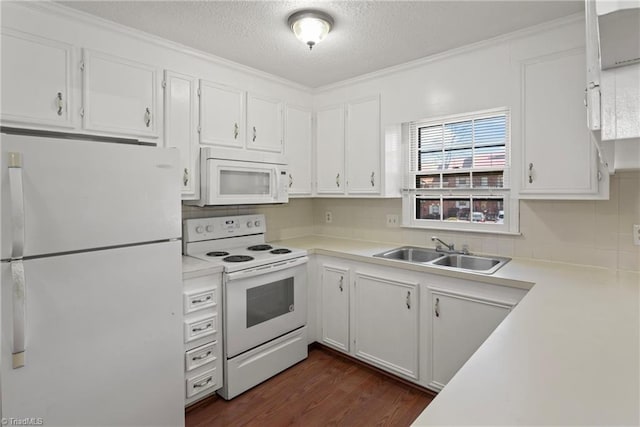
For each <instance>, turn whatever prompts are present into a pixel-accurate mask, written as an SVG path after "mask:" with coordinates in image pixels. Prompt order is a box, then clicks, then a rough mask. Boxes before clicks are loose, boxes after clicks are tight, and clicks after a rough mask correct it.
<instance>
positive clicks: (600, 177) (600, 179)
mask: <svg viewBox="0 0 640 427" xmlns="http://www.w3.org/2000/svg"><path fill="white" fill-rule="evenodd" d="M598 181H602V172H600V171H598Z"/></svg>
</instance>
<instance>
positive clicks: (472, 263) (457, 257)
mask: <svg viewBox="0 0 640 427" xmlns="http://www.w3.org/2000/svg"><path fill="white" fill-rule="evenodd" d="M509 261H510V259H509V258H502V257H484V256H475V255H462V254H451V255H447V256H445V257H442V258H440V259H437V260H435V261H433V265H437V266H441V267H450V268H454V269H459V270H471V271H477V272H481V273H487V274H491V273H494V272H495V271H496V270H497V269H499V268H500V267H502V266H503V265H505V264H506V263H507V262H509Z"/></svg>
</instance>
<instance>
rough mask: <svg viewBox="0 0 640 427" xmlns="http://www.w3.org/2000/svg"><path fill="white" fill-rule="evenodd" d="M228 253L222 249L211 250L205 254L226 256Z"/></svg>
mask: <svg viewBox="0 0 640 427" xmlns="http://www.w3.org/2000/svg"><path fill="white" fill-rule="evenodd" d="M227 255H229V252H224V251H213V252H207V256H214V257H215V256H227Z"/></svg>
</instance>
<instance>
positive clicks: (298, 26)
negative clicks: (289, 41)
mask: <svg viewBox="0 0 640 427" xmlns="http://www.w3.org/2000/svg"><path fill="white" fill-rule="evenodd" d="M289 26H290V27H291V31H293V33H294V34H295V35H296V37H297V38H298V39H299V40H300V41H301V42H302V43H304V44H306V45H307V46H309V49H312V48H313V46H315V45H316V44H317V43H319V42H320V41H322V39H324V38H325V37H326V36H327V34H329V31H331V27H332V26H333V19H332V18H331V16H329V15H327V14H326V13H324V12H320V11H308V10H302V11H300V12H296V13H294V14H293V15H291V16H290V17H289Z"/></svg>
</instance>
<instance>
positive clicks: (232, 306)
mask: <svg viewBox="0 0 640 427" xmlns="http://www.w3.org/2000/svg"><path fill="white" fill-rule="evenodd" d="M265 232H266V221H265V218H264V215H238V216H228V217H218V218H197V219H188V220H185V221H184V222H183V249H184V254H185V255H188V256H191V257H194V258H198V259H200V260H203V261H207V262H211V263H212V264H214V265H220V266H222V268H223V280H222V283H223V288H222V294H223V309H222V312H223V331H224V332H223V353H224V385H223V387H222V389H221V390H220V391H219V392H218V393H219V394H220V395H221V396H222V397H223V398H225V399H232V398H233V397H235V396H237V395H238V394H240V393H242V392H244V391H246V390H248V389H249V388H251V387H253V386H255V385H257V384H259V383H261V382H262V381H264V380H266V379H268V378H270V377H271V376H273V375H275V374H277V373H278V372H280V371H282V370H284V369H286V368H288V367H289V366H291V365H293V364H295V363H297V362H299V361H301V360H303V359H305V358H306V357H307V337H306V326H305V325H306V322H307V262H308V258H307V252H306V251H305V250H302V249H294V248H284V247H281V246H273V245H270V244H267V243H265Z"/></svg>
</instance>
